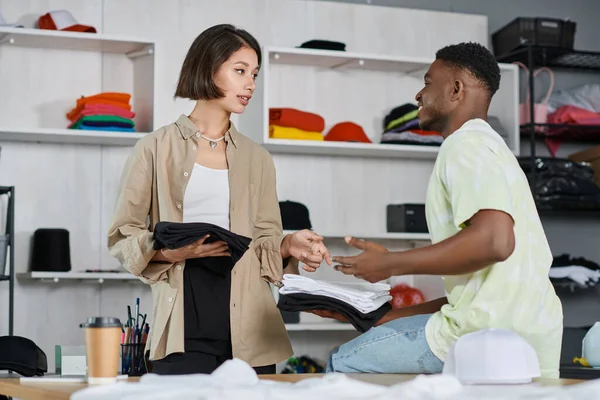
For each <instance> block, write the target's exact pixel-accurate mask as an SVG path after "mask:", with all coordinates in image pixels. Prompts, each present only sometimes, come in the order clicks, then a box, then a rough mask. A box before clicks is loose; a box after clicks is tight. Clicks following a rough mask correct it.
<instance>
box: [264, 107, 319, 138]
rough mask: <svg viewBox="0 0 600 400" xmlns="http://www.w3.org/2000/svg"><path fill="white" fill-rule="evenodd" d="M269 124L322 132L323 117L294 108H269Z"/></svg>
mask: <svg viewBox="0 0 600 400" xmlns="http://www.w3.org/2000/svg"><path fill="white" fill-rule="evenodd" d="M269 125H277V126H285V127H288V128H296V129H300V130H303V131H309V132H323V129H325V119H324V118H323V117H321V116H320V115H318V114H314V113H311V112H307V111H301V110H297V109H295V108H269Z"/></svg>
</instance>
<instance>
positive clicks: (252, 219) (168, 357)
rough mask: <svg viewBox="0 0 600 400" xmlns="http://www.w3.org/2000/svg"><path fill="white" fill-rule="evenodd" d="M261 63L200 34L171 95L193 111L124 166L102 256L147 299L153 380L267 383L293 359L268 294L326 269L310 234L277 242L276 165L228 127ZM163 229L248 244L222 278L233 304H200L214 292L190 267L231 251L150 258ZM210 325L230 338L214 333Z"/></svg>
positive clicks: (228, 42) (215, 246) (233, 32)
mask: <svg viewBox="0 0 600 400" xmlns="http://www.w3.org/2000/svg"><path fill="white" fill-rule="evenodd" d="M260 63H261V51H260V46H259V44H258V42H257V41H256V39H255V38H254V37H252V36H251V35H250V34H249V33H247V32H246V31H244V30H240V29H237V28H235V27H233V26H231V25H217V26H214V27H212V28H209V29H207V30H206V31H204V32H202V33H201V34H200V35H199V36H198V37H197V38H196V40H195V41H194V43H193V44H192V46H191V48H190V49H189V52H188V54H187V56H186V58H185V60H184V62H183V66H182V69H181V74H180V77H179V82H178V85H177V89H176V92H175V96H176V97H181V98H187V99H191V100H195V101H196V106H195V107H194V109H193V111H192V112H191V114H190V115H189V116H185V115H182V116H181V117H180V118H179V119H178V120H177V121H176V122H174V123H172V124H170V125H167V126H164V127H162V128H160V129H158V130H156V131H155V132H153V133H151V134H149V135H148V136H146V137H144V138H143V139H141V140H140V141H138V143H137V144H136V146H135V149H134V150H133V153H132V155H131V156H130V157H129V159H128V161H127V163H126V165H125V168H124V171H123V176H122V180H121V184H120V193H119V196H118V198H117V203H116V207H115V210H114V215H113V219H112V224H111V227H110V229H109V235H108V247H109V249H110V251H111V254H113V255H114V256H115V257H117V258H118V259H119V260H120V262H121V263H122V265H123V266H124V267H125V268H126V269H127V270H128V271H130V272H131V273H132V274H133V275H135V276H138V277H140V279H142V280H143V281H144V282H146V283H148V284H149V285H150V286H151V288H152V293H153V300H154V307H153V310H154V311H153V318H152V321H153V324H152V329H151V333H150V337H149V343H148V344H147V346H146V350H147V351H149V359H150V360H151V367H152V371H153V372H155V373H162V374H184V373H210V372H212V371H213V370H214V369H215V368H217V367H218V366H219V365H220V364H221V363H222V362H224V361H225V360H227V359H230V358H232V357H236V358H240V359H242V360H244V361H246V362H248V363H249V364H250V365H251V366H253V367H255V370H256V371H257V373H274V372H275V363H277V362H281V361H284V360H286V359H287V358H289V357H290V356H291V355H292V349H291V345H290V341H289V338H288V335H287V331H286V329H285V326H284V324H283V321H282V318H281V315H280V313H279V310H278V309H277V307H276V304H275V301H274V298H273V295H272V292H271V289H270V286H269V284H268V283H274V284H277V283H279V282H280V281H281V279H282V274H283V273H284V271H285V272H286V273H287V272H292V273H293V272H297V266H298V260H300V261H302V262H303V263H305V264H306V266H305V269H306V270H307V271H314V270H315V268H317V267H318V266H319V265H320V263H321V262H322V261H323V259H325V260H326V261H327V262H328V263H329V264H331V260H330V256H329V253H328V251H327V249H326V247H325V246H324V245H323V243H322V239H323V238H322V237H320V236H318V235H317V234H315V233H313V232H310V231H308V230H304V231H300V232H295V233H293V234H291V235H286V236H283V234H282V226H281V215H280V211H279V202H278V199H277V192H276V182H275V168H274V164H273V160H272V158H271V156H270V155H269V153H268V152H267V151H266V150H264V149H263V148H262V147H260V146H258V145H257V144H255V143H253V142H252V141H251V140H250V139H248V138H246V137H245V136H243V135H242V134H240V133H239V132H238V131H237V130H236V128H235V127H234V125H233V123H231V122H230V116H231V113H238V114H239V113H242V112H244V109H245V108H246V106H247V105H248V103H249V102H250V99H251V98H252V94H253V92H254V90H255V88H256V85H255V79H256V76H257V74H258V71H259V68H260ZM148 218H149V224H148V223H147V219H148ZM164 221H170V222H173V223H187V222H203V223H210V224H214V225H217V226H220V227H221V228H225V229H227V230H229V231H231V232H232V234H238V235H241V236H244V237H246V238H250V239H251V242H250V245H249V246H248V249H247V251H246V252H245V253H244V254H243V256H242V257H241V259H239V261H238V262H237V263H236V264H235V267H234V268H233V270H232V271H231V273H230V283H228V285H227V289H230V293H225V294H223V293H216V294H217V296H215V297H214V298H208V299H207V298H206V294H207V293H210V291H211V290H213V289H214V287H213V286H211V284H210V283H209V282H206V281H203V280H201V279H200V280H198V279H196V280H194V279H195V278H193V276H194V274H198V273H205V271H204V269H203V268H202V267H199V266H196V264H194V266H193V267H191V266H190V265H191V263H190V262H189V260H191V259H194V260H199V259H200V260H214V259H215V257H227V256H229V252H228V247H227V243H226V242H224V241H221V240H219V241H215V242H213V243H210V244H207V243H204V240H205V239H206V238H202V239H200V240H198V241H196V242H194V243H192V244H190V245H187V246H185V247H182V248H178V249H161V250H160V251H156V250H154V248H155V247H154V245H155V243H154V239H153V228H154V227H155V225H156V224H157V223H158V222H164ZM186 260H188V262H186ZM186 266H189V268H186ZM228 282H229V281H228ZM226 291H227V290H226ZM213 293H215V292H214V291H213ZM197 296H200V297H197ZM202 296H204V298H202ZM217 298H218V299H217ZM184 299H185V301H184ZM223 299H224V300H223ZM223 315H225V318H223ZM213 317H215V318H213ZM217 320H225V321H226V323H227V324H230V326H226V327H223V326H218V327H216V326H215V325H218V322H216V321H217ZM184 322H185V323H184ZM194 326H196V327H200V328H199V329H195V328H190V327H194ZM184 328H185V329H184ZM212 328H215V329H212ZM217 328H218V329H217ZM222 328H223V329H222ZM224 330H225V331H226V334H216V333H215V332H223V331H224ZM205 332H212V333H206V334H205Z"/></svg>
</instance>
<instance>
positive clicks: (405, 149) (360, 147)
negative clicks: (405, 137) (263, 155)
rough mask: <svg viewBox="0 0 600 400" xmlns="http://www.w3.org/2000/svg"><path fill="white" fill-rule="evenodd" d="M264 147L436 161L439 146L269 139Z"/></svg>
mask: <svg viewBox="0 0 600 400" xmlns="http://www.w3.org/2000/svg"><path fill="white" fill-rule="evenodd" d="M263 147H264V148H266V149H267V150H268V151H269V152H272V153H282V154H311V155H324V156H359V157H360V156H362V157H380V158H416V159H425V160H434V159H435V158H436V156H437V153H438V151H439V146H422V145H406V144H377V143H348V142H327V141H314V140H286V139H267V140H266V141H265V142H264V143H263Z"/></svg>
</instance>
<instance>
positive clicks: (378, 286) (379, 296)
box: [279, 274, 392, 314]
mask: <svg viewBox="0 0 600 400" xmlns="http://www.w3.org/2000/svg"><path fill="white" fill-rule="evenodd" d="M281 283H282V284H283V286H282V287H281V288H279V293H280V294H297V293H303V294H311V295H319V296H326V297H330V298H332V299H337V300H340V301H343V302H344V303H346V304H348V305H350V306H352V307H354V308H355V309H356V310H357V311H359V312H361V313H364V314H367V313H370V312H372V311H375V310H377V309H378V308H379V307H381V306H382V305H384V304H385V303H387V302H388V301H390V300H392V296H390V289H391V287H390V285H388V284H387V283H369V282H364V283H363V282H356V283H354V282H330V281H319V280H316V279H311V278H307V277H306V276H302V275H294V274H284V275H283V280H282V281H281Z"/></svg>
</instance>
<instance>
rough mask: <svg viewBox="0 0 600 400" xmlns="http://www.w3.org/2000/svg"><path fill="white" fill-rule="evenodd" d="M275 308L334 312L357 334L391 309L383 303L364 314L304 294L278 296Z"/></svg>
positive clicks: (347, 306)
mask: <svg viewBox="0 0 600 400" xmlns="http://www.w3.org/2000/svg"><path fill="white" fill-rule="evenodd" d="M277 307H278V308H279V309H280V310H283V311H310V310H326V311H336V312H339V313H340V314H342V315H343V316H344V317H346V318H347V319H348V321H349V322H350V323H351V324H352V326H354V327H355V328H356V330H357V331H359V332H366V331H368V330H369V329H371V328H372V327H373V326H374V325H375V324H376V323H377V321H379V320H380V319H381V318H382V317H383V316H384V315H385V314H386V313H387V312H388V311H389V310H391V309H392V305H391V304H390V303H385V304H384V305H382V306H381V307H379V308H378V309H377V310H375V311H371V312H370V313H366V314H365V313H361V312H360V311H358V310H357V309H356V308H354V307H352V306H351V305H350V304H348V303H345V302H343V301H341V300H338V299H334V298H331V297H327V296H321V295H315V294H306V293H293V294H279V301H278V302H277Z"/></svg>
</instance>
